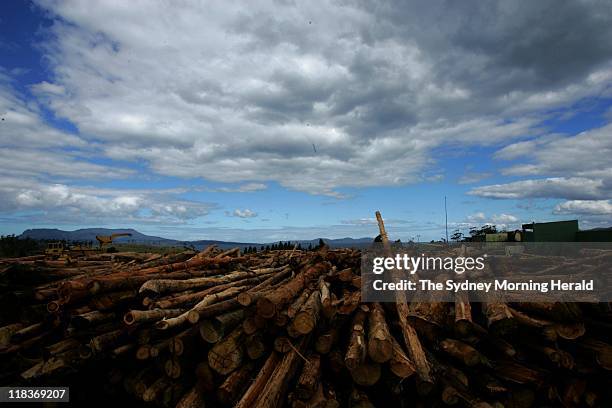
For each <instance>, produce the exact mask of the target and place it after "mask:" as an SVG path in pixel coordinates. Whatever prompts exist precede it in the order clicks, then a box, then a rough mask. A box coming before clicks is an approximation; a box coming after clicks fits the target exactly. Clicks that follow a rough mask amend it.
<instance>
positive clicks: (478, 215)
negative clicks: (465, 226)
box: [467, 212, 487, 223]
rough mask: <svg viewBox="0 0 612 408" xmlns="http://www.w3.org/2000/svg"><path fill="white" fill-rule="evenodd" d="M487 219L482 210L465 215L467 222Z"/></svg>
mask: <svg viewBox="0 0 612 408" xmlns="http://www.w3.org/2000/svg"><path fill="white" fill-rule="evenodd" d="M486 219H487V216H486V215H485V213H483V212H477V213H475V214H471V215H468V216H467V220H468V222H472V223H474V222H483V221H484V220H486Z"/></svg>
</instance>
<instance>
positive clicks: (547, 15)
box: [0, 0, 612, 242]
mask: <svg viewBox="0 0 612 408" xmlns="http://www.w3.org/2000/svg"><path fill="white" fill-rule="evenodd" d="M611 85H612V3H611V2H609V1H563V0H551V1H546V0H542V1H537V2H533V1H504V2H477V1H461V2H457V1H437V0H434V1H429V2H421V1H397V2H395V1H380V2H369V1H330V2H328V1H320V2H293V1H288V0H283V1H281V0H277V1H258V2H252V3H249V5H248V6H246V5H245V3H244V2H234V1H227V0H224V1H207V2H192V1H176V2H165V1H164V2H162V1H157V2H156V1H153V2H150V1H146V2H145V1H138V0H135V1H119V0H105V1H99V2H83V1H69V0H65V1H64V0H36V1H34V2H29V1H11V2H6V3H5V4H3V7H2V11H1V12H0V118H1V119H0V172H1V173H2V175H1V177H0V233H1V234H12V233H15V234H19V233H21V232H22V231H23V230H25V229H27V228H60V229H67V230H72V229H77V228H87V227H110V228H128V227H131V228H136V229H138V230H139V231H141V232H143V233H148V234H153V235H159V236H163V237H168V238H175V239H185V240H194V239H219V240H234V241H243V242H271V241H275V240H292V239H313V238H317V237H327V238H341V237H355V238H357V237H371V236H375V235H376V234H377V227H376V223H375V218H374V212H375V211H376V210H380V211H381V212H382V215H383V217H384V218H385V220H386V224H387V227H388V230H389V234H390V236H391V238H394V239H398V238H399V239H402V240H408V239H415V238H417V239H419V240H430V239H440V238H441V237H443V236H444V234H445V231H444V230H445V213H444V197H446V199H447V208H448V225H449V230H450V232H451V233H452V231H454V230H455V229H459V230H461V231H463V232H467V230H468V229H469V228H470V227H473V226H481V225H484V224H487V223H493V224H495V225H497V226H498V227H501V228H507V229H516V228H520V225H521V223H526V222H532V221H551V220H563V219H578V220H579V221H580V227H581V228H583V229H588V228H595V227H603V226H612V200H611V198H612V86H611Z"/></svg>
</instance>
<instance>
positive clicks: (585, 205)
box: [554, 200, 612, 216]
mask: <svg viewBox="0 0 612 408" xmlns="http://www.w3.org/2000/svg"><path fill="white" fill-rule="evenodd" d="M554 212H555V214H577V215H596V216H597V215H612V202H611V201H610V200H571V201H565V202H563V203H560V204H557V206H555V209H554Z"/></svg>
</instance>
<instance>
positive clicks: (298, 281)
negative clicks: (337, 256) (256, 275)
mask: <svg viewBox="0 0 612 408" xmlns="http://www.w3.org/2000/svg"><path fill="white" fill-rule="evenodd" d="M329 268H330V265H329V263H327V262H319V263H317V264H315V265H312V266H310V267H308V268H307V269H306V270H305V271H302V272H300V273H298V274H297V275H296V276H295V277H294V278H293V279H291V280H290V281H289V282H287V283H286V284H284V285H282V286H280V287H279V288H277V289H275V290H274V291H272V292H271V293H268V294H266V295H265V296H263V297H261V298H259V299H258V300H257V313H258V314H259V315H261V316H262V317H265V318H267V319H270V318H272V317H273V316H274V315H275V314H276V312H277V310H280V308H281V307H282V306H283V305H285V304H286V303H288V302H289V301H291V299H293V298H294V297H295V296H296V295H297V294H298V293H299V292H300V291H302V290H303V289H304V287H305V286H306V284H307V283H309V282H311V281H313V280H315V279H316V278H318V277H319V276H320V275H321V274H323V273H325V272H326V271H327V270H328V269H329Z"/></svg>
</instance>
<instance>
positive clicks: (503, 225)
mask: <svg viewBox="0 0 612 408" xmlns="http://www.w3.org/2000/svg"><path fill="white" fill-rule="evenodd" d="M518 223H519V218H517V217H515V216H514V215H512V214H504V213H501V214H493V215H491V216H487V215H486V214H485V213H484V212H482V211H479V212H476V213H474V214H470V215H468V216H467V217H466V219H465V221H464V222H459V223H452V225H453V227H455V228H460V229H469V228H472V227H481V226H483V225H495V226H497V228H498V229H508V228H514V227H515V226H516V225H517V224H518Z"/></svg>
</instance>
